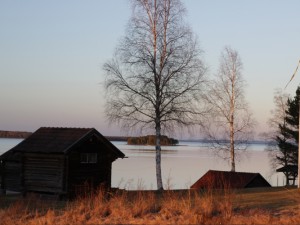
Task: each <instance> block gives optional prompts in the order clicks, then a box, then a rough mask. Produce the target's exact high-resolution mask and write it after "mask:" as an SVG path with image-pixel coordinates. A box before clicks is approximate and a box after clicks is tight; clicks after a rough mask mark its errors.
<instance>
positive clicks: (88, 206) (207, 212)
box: [0, 188, 300, 225]
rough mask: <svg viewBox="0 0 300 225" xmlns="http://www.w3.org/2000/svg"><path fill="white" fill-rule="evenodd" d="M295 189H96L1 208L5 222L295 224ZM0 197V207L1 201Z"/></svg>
mask: <svg viewBox="0 0 300 225" xmlns="http://www.w3.org/2000/svg"><path fill="white" fill-rule="evenodd" d="M299 197H300V192H299V191H298V190H297V189H293V190H288V189H274V188H271V189H264V190H254V189H253V190H251V191H245V192H242V193H239V192H235V193H234V192H231V191H229V190H227V191H223V192H214V191H211V190H210V191H206V192H196V191H190V190H185V191H165V192H163V193H157V192H153V191H137V192H133V191H116V192H113V193H106V192H104V191H103V190H99V191H98V192H97V193H95V194H93V195H87V196H85V197H81V198H79V199H77V200H74V201H70V202H61V201H53V200H47V201H44V200H41V199H40V198H37V197H36V196H29V197H27V198H25V199H23V198H20V199H19V200H17V201H12V202H11V203H10V204H8V203H7V205H5V206H3V207H0V221H1V224H3V225H8V224H32V225H42V224H56V225H60V224H61V225H65V224H300V211H299V209H298V206H299V203H300V200H298V199H300V198H299ZM1 200H3V198H0V204H1V203H2V202H1Z"/></svg>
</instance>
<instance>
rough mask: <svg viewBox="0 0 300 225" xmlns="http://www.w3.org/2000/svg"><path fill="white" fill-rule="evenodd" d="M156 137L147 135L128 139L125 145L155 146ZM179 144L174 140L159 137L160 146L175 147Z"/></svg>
mask: <svg viewBox="0 0 300 225" xmlns="http://www.w3.org/2000/svg"><path fill="white" fill-rule="evenodd" d="M155 143H156V136H155V135H147V136H142V137H128V139H127V144H129V145H155ZM178 143H179V142H178V140H176V139H174V138H169V137H167V136H161V139H160V144H161V145H177V144H178Z"/></svg>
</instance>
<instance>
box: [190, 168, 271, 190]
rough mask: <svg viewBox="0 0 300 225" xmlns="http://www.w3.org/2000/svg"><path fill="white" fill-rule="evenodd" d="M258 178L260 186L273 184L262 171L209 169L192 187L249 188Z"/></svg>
mask: <svg viewBox="0 0 300 225" xmlns="http://www.w3.org/2000/svg"><path fill="white" fill-rule="evenodd" d="M257 178H259V182H260V184H261V185H260V186H268V187H270V186H271V185H270V184H269V183H268V182H267V181H266V180H265V179H264V178H263V177H262V176H261V175H260V173H247V172H231V171H216V170H209V171H208V172H207V173H206V174H204V175H203V176H202V177H201V178H200V179H199V180H197V181H196V182H195V183H194V184H193V185H192V186H191V188H193V189H199V188H216V189H222V188H247V187H248V186H249V185H250V183H251V182H253V181H254V180H255V179H257Z"/></svg>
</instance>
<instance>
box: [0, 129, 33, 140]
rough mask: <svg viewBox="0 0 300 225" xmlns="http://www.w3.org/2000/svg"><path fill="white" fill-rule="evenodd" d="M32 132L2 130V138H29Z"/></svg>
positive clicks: (0, 132) (0, 131) (0, 133)
mask: <svg viewBox="0 0 300 225" xmlns="http://www.w3.org/2000/svg"><path fill="white" fill-rule="evenodd" d="M31 134H32V132H27V131H4V130H0V138H27V137H29V136H30V135H31Z"/></svg>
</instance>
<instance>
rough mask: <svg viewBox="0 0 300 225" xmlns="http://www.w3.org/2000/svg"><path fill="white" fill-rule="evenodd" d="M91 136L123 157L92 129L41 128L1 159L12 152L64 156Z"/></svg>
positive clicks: (122, 155) (121, 155)
mask: <svg viewBox="0 0 300 225" xmlns="http://www.w3.org/2000/svg"><path fill="white" fill-rule="evenodd" d="M93 135H96V136H97V137H98V138H99V139H100V140H101V141H102V143H103V144H104V145H106V147H107V148H109V149H110V150H111V151H112V152H113V153H114V154H115V155H116V157H117V158H124V157H125V155H124V154H123V153H122V152H121V151H120V150H119V149H118V148H116V147H115V146H114V145H113V144H112V143H111V142H110V141H108V140H107V139H106V138H105V137H104V136H102V135H101V134H100V133H99V132H98V131H97V130H96V129H94V128H59V127H41V128H39V129H38V130H37V131H35V132H34V133H33V134H31V135H30V136H29V137H28V138H26V139H25V140H24V141H22V142H21V143H19V144H18V145H16V146H15V147H14V148H12V149H11V150H9V151H8V152H6V153H4V154H3V155H2V156H1V158H3V157H6V156H9V155H10V154H11V153H12V152H31V153H37V152H39V153H64V154H66V153H68V151H69V150H70V149H72V147H74V146H75V145H76V144H78V143H80V142H81V141H83V140H86V138H89V137H91V136H93Z"/></svg>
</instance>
